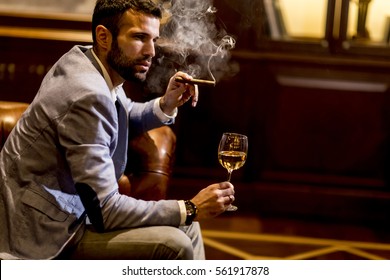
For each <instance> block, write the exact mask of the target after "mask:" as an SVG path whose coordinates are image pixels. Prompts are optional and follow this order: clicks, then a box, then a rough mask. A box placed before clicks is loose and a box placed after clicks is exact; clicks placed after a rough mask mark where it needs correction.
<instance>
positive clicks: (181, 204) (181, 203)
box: [177, 200, 187, 226]
mask: <svg viewBox="0 0 390 280" xmlns="http://www.w3.org/2000/svg"><path fill="white" fill-rule="evenodd" d="M177 203H178V204H179V208H180V217H181V218H180V225H182V226H184V225H185V223H186V219H187V209H186V205H185V203H184V200H178V201H177Z"/></svg>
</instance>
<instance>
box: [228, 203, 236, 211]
mask: <svg viewBox="0 0 390 280" xmlns="http://www.w3.org/2000/svg"><path fill="white" fill-rule="evenodd" d="M237 209H238V207H237V206H234V205H231V204H230V205H229V207H228V208H226V211H237Z"/></svg>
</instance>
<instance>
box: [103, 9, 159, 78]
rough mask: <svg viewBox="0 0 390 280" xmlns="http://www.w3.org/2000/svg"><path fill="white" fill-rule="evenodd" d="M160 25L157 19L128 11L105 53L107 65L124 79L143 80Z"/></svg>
mask: <svg viewBox="0 0 390 280" xmlns="http://www.w3.org/2000/svg"><path fill="white" fill-rule="evenodd" d="M159 28H160V21H159V19H158V18H155V17H153V16H149V15H144V14H141V13H135V12H132V11H127V12H126V13H125V14H124V15H123V17H122V20H121V21H120V26H119V34H118V37H117V38H116V39H115V38H113V40H112V43H111V49H110V50H109V51H108V53H107V62H108V64H109V65H110V67H111V68H112V69H113V70H115V71H116V72H117V73H118V74H119V75H120V76H121V77H122V78H123V79H125V80H129V81H144V80H145V79H146V74H147V72H148V70H149V68H150V66H151V63H152V58H153V57H154V55H155V48H154V44H155V42H156V40H157V39H158V36H159Z"/></svg>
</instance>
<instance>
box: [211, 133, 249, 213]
mask: <svg viewBox="0 0 390 280" xmlns="http://www.w3.org/2000/svg"><path fill="white" fill-rule="evenodd" d="M247 154H248V137H247V136H246V135H242V134H238V133H231V132H225V133H223V134H222V137H221V141H220V142H219V146H218V161H219V163H220V164H221V165H222V166H223V167H224V168H225V169H226V170H227V171H228V173H229V176H228V181H229V182H230V179H231V177H232V172H233V170H237V169H239V168H241V167H242V166H243V165H244V163H245V161H246V157H247ZM226 210H227V211H236V210H237V206H234V205H230V206H229V207H228V208H227V209H226Z"/></svg>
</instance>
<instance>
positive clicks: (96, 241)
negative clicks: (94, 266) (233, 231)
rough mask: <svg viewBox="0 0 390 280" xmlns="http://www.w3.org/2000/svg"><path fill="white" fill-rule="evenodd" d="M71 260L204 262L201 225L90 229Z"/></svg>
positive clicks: (73, 251)
mask: <svg viewBox="0 0 390 280" xmlns="http://www.w3.org/2000/svg"><path fill="white" fill-rule="evenodd" d="M67 258H71V259H89V260H93V259H107V260H109V259H111V260H112V259H116V260H131V259H140V260H149V259H159V260H166V259H170V260H193V259H195V260H203V259H205V252H204V245H203V239H202V234H201V230H200V226H199V223H198V222H194V223H193V224H192V225H190V226H185V227H179V228H175V227H169V226H154V227H144V228H135V229H125V230H119V231H112V232H105V233H98V232H96V231H94V230H93V228H89V227H87V229H86V231H85V233H84V235H83V237H82V239H81V241H80V242H79V243H78V245H77V246H76V247H75V249H74V250H72V252H70V253H69V255H68V256H67Z"/></svg>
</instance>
